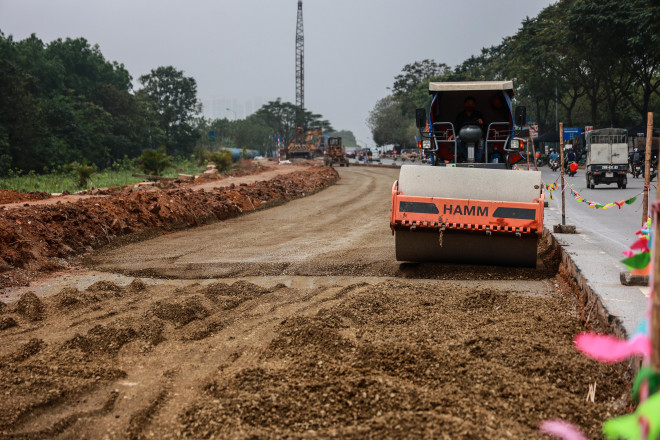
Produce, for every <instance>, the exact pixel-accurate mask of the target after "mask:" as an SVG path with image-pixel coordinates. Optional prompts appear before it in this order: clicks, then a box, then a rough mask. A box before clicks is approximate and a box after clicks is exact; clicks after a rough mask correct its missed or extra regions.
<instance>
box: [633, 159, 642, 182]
mask: <svg viewBox="0 0 660 440" xmlns="http://www.w3.org/2000/svg"><path fill="white" fill-rule="evenodd" d="M630 174H632V176H633V177H634V178H638V177H639V176H641V175H642V164H641V163H640V162H633V163H632V165H630Z"/></svg>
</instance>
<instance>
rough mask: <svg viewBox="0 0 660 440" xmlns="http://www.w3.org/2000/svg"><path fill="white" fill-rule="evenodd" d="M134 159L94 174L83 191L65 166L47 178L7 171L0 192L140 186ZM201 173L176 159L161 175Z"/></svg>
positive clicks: (189, 161) (188, 160)
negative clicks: (134, 184)
mask: <svg viewBox="0 0 660 440" xmlns="http://www.w3.org/2000/svg"><path fill="white" fill-rule="evenodd" d="M137 162H138V161H137V159H135V158H128V157H125V158H123V159H120V160H117V161H115V162H113V163H112V165H111V166H110V167H108V168H106V169H104V170H101V171H98V172H95V173H93V174H92V176H91V178H90V179H89V180H88V181H87V184H86V185H85V186H84V187H81V186H80V185H79V183H80V182H79V177H78V176H77V175H76V173H75V172H74V171H73V170H70V169H69V168H68V166H63V167H55V168H54V169H51V170H48V171H49V172H48V173H47V174H41V175H38V174H36V173H35V172H34V171H31V172H28V173H24V172H22V171H20V170H13V169H11V170H10V171H9V172H7V174H6V177H4V178H0V189H11V190H15V191H22V192H30V191H44V192H49V193H61V192H63V191H69V192H75V191H78V190H80V189H89V188H91V187H96V188H108V187H113V186H122V185H127V184H133V183H137V182H140V181H142V180H144V179H142V178H140V177H133V174H134V173H135V172H136V170H137V168H138V163H137ZM201 171H203V168H202V167H200V166H199V165H198V164H197V163H196V161H195V160H192V159H191V158H189V157H188V158H185V157H178V158H175V160H174V165H173V167H172V168H169V169H168V170H167V171H166V172H165V173H163V174H164V175H165V176H167V177H176V176H177V174H178V173H184V174H198V173H200V172H201Z"/></svg>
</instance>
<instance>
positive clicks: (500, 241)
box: [394, 231, 538, 267]
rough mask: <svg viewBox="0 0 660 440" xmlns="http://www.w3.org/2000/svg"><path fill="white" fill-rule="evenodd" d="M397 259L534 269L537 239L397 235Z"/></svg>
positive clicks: (467, 234) (472, 234) (471, 234)
mask: <svg viewBox="0 0 660 440" xmlns="http://www.w3.org/2000/svg"><path fill="white" fill-rule="evenodd" d="M394 235H395V248H396V259H397V260H398V261H407V262H415V263H429V262H438V263H456V264H483V265H492V266H511V267H535V266H536V251H537V245H538V239H537V238H536V236H523V237H520V238H518V237H516V236H514V235H511V234H507V235H495V234H493V235H491V236H486V235H485V234H484V233H483V232H457V231H445V232H443V234H442V246H440V243H439V237H440V233H439V232H438V231H396V232H395V234H394Z"/></svg>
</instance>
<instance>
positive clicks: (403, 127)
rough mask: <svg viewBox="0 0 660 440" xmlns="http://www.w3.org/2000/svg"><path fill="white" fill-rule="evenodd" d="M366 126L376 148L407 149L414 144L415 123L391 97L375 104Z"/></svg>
mask: <svg viewBox="0 0 660 440" xmlns="http://www.w3.org/2000/svg"><path fill="white" fill-rule="evenodd" d="M413 116H414V114H413ZM367 125H368V126H369V128H370V129H371V133H372V135H373V139H374V142H376V145H378V146H383V145H390V144H392V145H398V146H401V147H405V148H407V147H412V146H414V144H415V134H416V130H415V121H414V120H413V119H412V118H411V117H410V116H409V115H406V114H404V112H403V110H402V104H401V103H400V102H399V101H398V100H397V99H396V98H395V97H393V96H387V97H385V98H383V99H381V100H380V101H378V102H377V103H376V105H375V107H374V109H373V110H372V111H371V112H370V113H369V118H368V119H367Z"/></svg>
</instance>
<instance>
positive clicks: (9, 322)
mask: <svg viewBox="0 0 660 440" xmlns="http://www.w3.org/2000/svg"><path fill="white" fill-rule="evenodd" d="M17 326H18V322H16V320H15V319H14V318H12V317H11V316H3V317H2V318H0V330H6V329H8V328H12V327H17Z"/></svg>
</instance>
